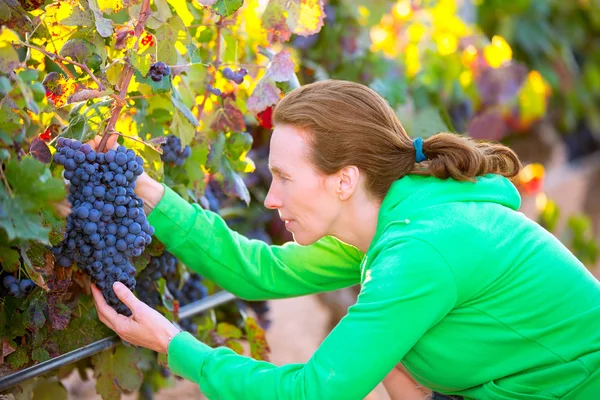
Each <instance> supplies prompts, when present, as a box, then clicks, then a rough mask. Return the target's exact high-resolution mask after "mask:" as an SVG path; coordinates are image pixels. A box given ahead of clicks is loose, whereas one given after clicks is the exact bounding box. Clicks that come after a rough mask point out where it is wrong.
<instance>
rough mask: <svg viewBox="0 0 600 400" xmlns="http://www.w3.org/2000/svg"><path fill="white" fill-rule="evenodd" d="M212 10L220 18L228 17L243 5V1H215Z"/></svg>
mask: <svg viewBox="0 0 600 400" xmlns="http://www.w3.org/2000/svg"><path fill="white" fill-rule="evenodd" d="M213 3H214V5H213V10H215V11H216V13H217V14H219V15H220V16H222V17H229V16H230V15H232V14H233V13H235V12H236V11H237V10H239V8H240V7H241V6H242V5H243V4H244V0H217V2H216V3H215V2H213Z"/></svg>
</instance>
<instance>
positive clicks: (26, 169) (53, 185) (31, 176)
mask: <svg viewBox="0 0 600 400" xmlns="http://www.w3.org/2000/svg"><path fill="white" fill-rule="evenodd" d="M6 179H7V180H8V184H9V185H10V186H11V188H12V190H13V194H14V195H15V196H19V197H25V196H31V198H32V199H36V200H37V202H36V203H35V204H37V205H43V204H44V203H46V202H55V201H60V200H62V199H64V198H65V197H66V192H65V187H64V183H63V182H62V181H61V180H60V179H58V178H53V177H52V175H51V174H50V171H49V170H48V169H47V168H46V166H45V165H44V164H42V163H41V162H39V161H38V160H36V159H35V158H33V157H30V156H29V157H25V158H23V159H22V160H21V162H19V161H18V160H16V159H15V160H12V161H11V162H10V163H9V164H8V166H7V168H6Z"/></svg>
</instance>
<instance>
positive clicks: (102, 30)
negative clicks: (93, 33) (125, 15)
mask: <svg viewBox="0 0 600 400" xmlns="http://www.w3.org/2000/svg"><path fill="white" fill-rule="evenodd" d="M89 5H90V9H91V10H92V13H93V14H94V19H95V22H96V29H97V30H98V33H99V34H100V36H102V37H109V36H111V35H112V33H113V22H112V21H111V20H110V19H106V18H104V16H103V15H102V11H100V7H99V6H98V1H97V0H89Z"/></svg>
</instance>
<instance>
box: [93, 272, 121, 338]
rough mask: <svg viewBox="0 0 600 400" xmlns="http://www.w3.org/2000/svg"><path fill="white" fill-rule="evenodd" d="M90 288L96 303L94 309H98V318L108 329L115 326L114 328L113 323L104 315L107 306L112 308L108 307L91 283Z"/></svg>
mask: <svg viewBox="0 0 600 400" xmlns="http://www.w3.org/2000/svg"><path fill="white" fill-rule="evenodd" d="M91 288H92V296H94V303H96V310H97V311H98V319H99V320H100V321H101V322H102V323H103V324H104V325H106V326H108V327H109V328H110V329H112V330H113V331H114V330H115V328H114V326H113V324H112V323H111V321H109V320H108V318H106V316H105V315H104V313H105V312H106V309H107V308H109V309H111V310H112V308H110V306H109V305H108V304H107V303H106V300H104V296H102V293H101V292H100V290H99V289H98V288H97V287H96V285H94V284H92V285H91Z"/></svg>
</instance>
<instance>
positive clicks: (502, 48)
mask: <svg viewBox="0 0 600 400" xmlns="http://www.w3.org/2000/svg"><path fill="white" fill-rule="evenodd" d="M483 55H484V57H485V60H486V61H487V63H488V64H489V65H490V66H491V67H492V68H499V67H500V66H502V65H503V64H504V63H506V62H508V61H510V60H512V49H511V48H510V45H509V44H508V43H506V40H504V38H503V37H502V36H498V35H496V36H494V37H492V43H491V44H490V45H488V46H486V47H485V48H484V50H483Z"/></svg>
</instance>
